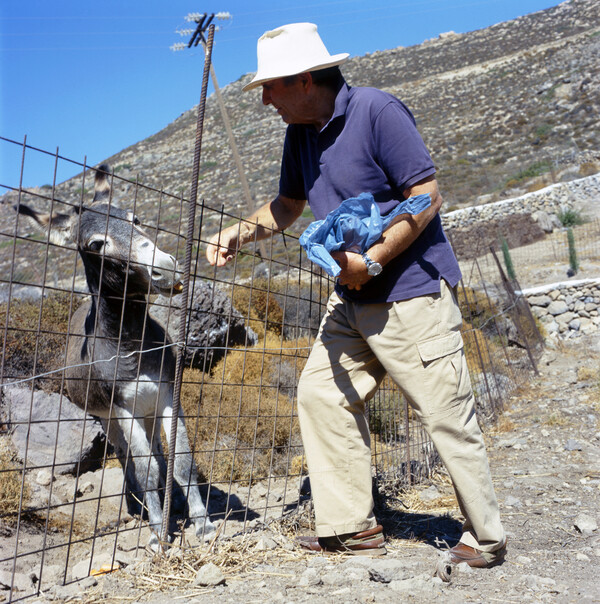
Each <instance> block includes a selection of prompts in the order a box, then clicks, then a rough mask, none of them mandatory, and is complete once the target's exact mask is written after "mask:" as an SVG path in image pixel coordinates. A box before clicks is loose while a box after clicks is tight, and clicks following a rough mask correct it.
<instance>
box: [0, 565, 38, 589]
mask: <svg viewBox="0 0 600 604" xmlns="http://www.w3.org/2000/svg"><path fill="white" fill-rule="evenodd" d="M11 586H12V589H13V590H15V591H25V592H26V591H32V589H33V583H32V581H31V579H30V578H29V577H28V576H27V575H26V574H24V573H18V572H16V573H14V575H13V573H12V572H11V571H7V570H0V590H2V591H5V590H10V589H11ZM2 591H0V593H2Z"/></svg>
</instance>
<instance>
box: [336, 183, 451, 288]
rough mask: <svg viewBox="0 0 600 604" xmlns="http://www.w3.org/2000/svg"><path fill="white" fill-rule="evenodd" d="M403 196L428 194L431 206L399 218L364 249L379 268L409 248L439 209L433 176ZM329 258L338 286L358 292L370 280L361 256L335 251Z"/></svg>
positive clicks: (439, 203) (436, 187)
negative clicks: (336, 270) (335, 269)
mask: <svg viewBox="0 0 600 604" xmlns="http://www.w3.org/2000/svg"><path fill="white" fill-rule="evenodd" d="M403 193H404V197H405V198H406V199H408V198H409V197H413V196H414V195H420V194H422V193H429V195H430V196H431V206H430V207H429V208H427V209H426V210H423V212H421V213H420V214H416V215H415V216H412V215H411V214H401V215H400V216H398V217H397V218H396V219H395V220H394V221H393V222H392V224H391V226H389V227H388V228H387V229H386V230H385V231H384V232H383V235H382V236H381V238H380V239H379V240H378V241H376V242H375V243H374V244H373V245H372V246H371V248H370V249H369V250H367V253H368V255H369V258H371V260H373V261H374V262H379V263H380V264H381V265H382V266H385V265H386V264H387V263H388V262H389V261H390V260H392V259H393V258H395V257H396V256H398V255H399V254H401V253H402V252H403V251H404V250H406V249H407V248H408V247H410V245H411V244H412V243H413V242H414V241H415V239H416V238H417V237H418V236H419V235H420V234H421V233H422V232H423V231H424V229H425V227H426V226H427V225H428V224H429V223H430V222H431V220H432V219H433V217H434V216H435V215H436V214H437V213H438V212H439V211H440V208H441V207H442V196H441V195H440V192H439V189H438V186H437V181H436V179H435V176H429V177H427V178H425V179H423V180H421V181H419V182H418V183H416V184H414V185H413V186H411V187H409V188H408V189H405V190H404V192H403ZM332 256H333V258H334V259H335V260H336V261H337V263H338V264H339V265H340V267H341V269H342V272H341V273H340V275H339V277H338V279H339V282H340V284H341V285H346V286H347V287H348V288H349V289H360V288H361V286H362V285H364V284H365V283H366V282H367V281H369V279H372V277H371V276H370V275H369V274H368V273H367V267H366V265H365V263H364V260H363V259H362V257H361V255H360V254H353V253H350V252H335V253H334V254H332Z"/></svg>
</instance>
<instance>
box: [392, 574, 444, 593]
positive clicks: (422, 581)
mask: <svg viewBox="0 0 600 604" xmlns="http://www.w3.org/2000/svg"><path fill="white" fill-rule="evenodd" d="M441 585H442V584H441V582H440V581H439V580H437V581H436V580H434V578H433V577H430V576H429V575H419V576H417V577H413V578H411V579H404V580H403V581H391V582H390V584H389V588H390V589H392V590H393V591H395V592H398V593H401V594H405V597H406V599H408V598H414V597H415V595H418V596H420V597H427V596H429V597H431V598H432V599H433V598H435V597H437V595H438V594H439V592H440V588H441ZM401 597H402V596H401Z"/></svg>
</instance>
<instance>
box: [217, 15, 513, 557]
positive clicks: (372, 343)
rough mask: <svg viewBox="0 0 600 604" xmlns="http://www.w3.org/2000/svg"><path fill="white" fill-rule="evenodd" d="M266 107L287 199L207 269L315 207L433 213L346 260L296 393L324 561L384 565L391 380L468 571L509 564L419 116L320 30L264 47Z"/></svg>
mask: <svg viewBox="0 0 600 604" xmlns="http://www.w3.org/2000/svg"><path fill="white" fill-rule="evenodd" d="M257 54H258V71H257V73H256V76H255V77H254V79H253V80H252V81H251V82H250V83H249V84H248V85H247V86H245V88H244V90H245V91H246V90H251V89H253V88H255V87H257V86H261V85H262V90H263V91H262V101H263V103H264V104H265V105H273V107H274V108H275V109H276V110H277V113H278V114H279V115H280V116H281V118H282V119H283V121H284V122H286V123H287V124H288V128H287V131H286V139H285V145H284V151H283V159H282V165H281V178H280V184H279V194H278V195H277V196H276V197H275V199H274V200H273V201H272V202H270V203H267V204H265V205H264V206H263V207H261V208H260V209H258V210H257V211H256V212H255V213H254V214H253V215H252V216H250V217H249V218H248V219H247V221H244V222H241V223H240V224H238V225H234V226H231V227H229V228H226V229H224V230H223V231H221V232H220V233H217V234H216V235H215V236H214V237H213V238H212V239H211V241H210V242H209V245H208V248H207V258H208V260H209V262H210V263H211V264H213V265H215V264H216V265H217V266H222V265H224V264H226V262H228V261H229V260H231V259H232V258H233V257H234V256H235V254H236V252H237V250H239V248H240V247H241V246H243V245H244V244H246V243H248V242H251V241H255V240H259V239H263V238H265V237H268V236H270V235H271V234H272V232H273V231H282V230H283V229H285V228H287V227H289V226H290V225H291V224H292V223H293V222H294V221H295V220H296V219H297V218H298V217H299V216H300V215H301V213H302V211H303V209H304V207H305V204H306V201H307V200H308V203H309V205H310V207H311V209H312V211H313V213H314V214H315V216H316V218H317V219H323V218H324V217H325V216H326V215H327V214H328V213H329V212H330V211H332V210H334V209H335V208H336V207H338V206H339V205H340V203H341V202H342V201H343V200H345V199H347V198H350V197H355V196H357V195H359V194H360V193H363V192H367V193H371V194H372V195H373V196H374V198H375V201H376V202H377V203H378V205H379V209H380V211H381V213H382V214H386V213H387V212H389V211H390V210H391V209H393V208H394V207H395V206H396V205H397V204H398V203H399V202H400V201H402V200H404V199H405V198H408V197H411V196H413V195H417V194H421V193H428V194H429V195H430V197H431V206H430V207H429V208H428V209H426V210H424V211H423V212H422V213H420V214H418V215H415V216H410V215H408V214H402V215H401V216H400V217H399V218H397V219H396V220H395V222H393V223H392V225H391V226H390V227H389V228H388V229H387V230H385V231H384V233H383V235H382V237H381V238H380V239H379V240H378V241H377V242H376V243H375V244H374V245H373V246H372V247H371V248H370V249H368V250H367V251H366V253H364V254H358V253H350V252H344V251H340V252H335V253H334V254H333V256H334V258H335V260H336V261H337V262H338V264H339V265H340V267H341V269H342V270H341V273H340V275H339V277H338V281H337V283H336V287H335V293H334V294H332V296H331V298H330V300H329V302H328V307H327V312H326V314H325V317H324V319H323V322H322V324H321V328H320V331H319V335H318V337H317V340H316V342H315V344H314V347H313V350H312V352H311V354H310V357H309V359H308V361H307V363H306V367H305V369H304V371H303V373H302V376H301V378H300V381H299V384H298V407H299V409H298V416H299V420H300V427H301V431H302V439H303V443H304V450H305V455H306V459H307V464H308V471H309V475H310V481H311V490H312V496H313V501H314V505H315V516H316V532H317V537H316V538H303V539H301V545H302V546H303V547H305V548H306V549H310V550H312V551H322V552H329V551H345V552H347V553H367V554H373V555H381V554H384V553H385V546H384V538H383V534H382V528H381V526H379V525H378V524H377V521H376V519H375V517H374V514H373V499H372V494H371V486H372V485H371V481H372V478H371V455H370V442H369V428H368V423H367V420H366V417H365V401H367V400H369V398H370V397H372V396H373V394H374V393H375V391H376V390H377V388H378V386H379V384H380V383H381V381H382V379H383V378H384V376H385V374H386V373H388V374H389V375H390V376H391V377H392V379H393V380H394V381H395V382H396V383H397V384H398V385H399V387H400V388H401V390H402V392H403V393H404V395H405V396H406V398H407V400H408V401H409V403H410V405H411V406H412V408H413V409H414V411H415V413H416V414H417V416H418V417H419V418H420V420H421V421H422V422H423V425H424V426H425V428H426V430H427V432H428V433H429V435H430V436H431V438H432V440H433V442H434V444H435V446H436V448H437V450H438V452H439V454H440V456H441V458H442V460H443V462H444V464H445V465H446V467H447V469H448V472H449V474H450V476H451V478H452V481H453V484H454V487H455V491H456V495H457V499H458V503H459V506H460V509H461V512H462V514H463V515H464V517H465V523H464V526H463V535H462V537H461V540H460V542H459V544H458V545H456V546H455V547H454V548H452V549H451V550H450V555H451V560H452V561H453V562H455V563H459V562H466V563H467V564H469V565H470V566H477V567H486V566H491V565H493V564H497V563H499V562H501V561H502V559H503V556H504V550H505V543H506V537H505V534H504V530H503V528H502V525H501V522H500V516H499V512H498V504H497V501H496V496H495V493H494V489H493V486H492V480H491V476H490V472H489V466H488V461H487V455H486V451H485V446H484V443H483V439H482V435H481V432H480V430H479V426H478V424H477V419H476V416H475V411H474V399H473V394H472V391H471V386H470V382H469V376H468V371H467V367H466V363H465V358H464V353H463V343H462V337H461V334H460V327H461V324H462V318H461V315H460V311H459V309H458V305H457V303H456V299H455V296H454V293H453V288H454V287H455V286H456V285H457V283H458V281H459V280H460V271H459V268H458V263H457V261H456V258H455V257H454V254H453V252H452V250H451V248H450V246H449V244H448V241H447V239H446V237H445V235H444V233H443V230H442V226H441V220H440V218H439V215H438V212H439V209H440V207H441V204H442V198H441V195H440V193H439V191H438V186H437V183H436V179H435V168H434V165H433V162H432V161H431V158H430V156H429V153H428V152H427V149H426V148H425V145H424V143H423V141H422V139H421V137H420V135H419V133H418V132H417V130H416V127H415V122H414V118H413V116H412V114H411V113H410V111H409V110H408V109H407V108H406V107H405V106H404V105H403V104H402V103H401V102H400V101H399V100H398V99H396V98H394V97H392V96H391V95H388V94H387V93H384V92H382V91H379V90H375V89H371V88H350V87H349V86H348V85H347V84H346V82H345V81H344V79H343V78H342V76H341V73H340V71H339V65H341V64H342V63H343V62H344V61H345V60H346V59H347V58H348V55H347V54H339V55H334V56H331V55H330V54H329V52H328V51H327V49H326V48H325V46H324V44H323V42H322V41H321V38H320V37H319V35H318V33H317V28H316V26H315V25H313V24H310V23H296V24H291V25H286V26H283V27H280V28H278V29H275V30H273V31H269V32H266V33H265V34H264V35H263V36H262V37H261V38H260V39H259V41H258V47H257Z"/></svg>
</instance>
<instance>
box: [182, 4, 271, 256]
mask: <svg viewBox="0 0 600 604" xmlns="http://www.w3.org/2000/svg"><path fill="white" fill-rule="evenodd" d="M215 18H216V19H220V20H227V19H231V15H230V14H229V13H216V14H215V13H211V14H210V15H209V14H207V13H202V14H200V13H189V14H188V15H187V16H186V17H185V20H186V21H189V22H194V23H196V29H180V30H177V32H176V33H178V34H180V35H182V36H185V35H191V37H190V39H189V42H188V43H187V45H186V44H184V43H180V44H173V46H171V50H174V51H177V50H183V49H184V48H186V47H187V48H192V47H193V46H198V45H199V44H202V47H203V48H204V51H205V52H206V38H205V36H204V34H205V32H206V30H207V29H208V27H209V26H210V24H211V23H212V22H213V20H214V19H215ZM210 77H211V81H212V84H213V87H214V89H215V96H216V97H217V103H218V104H219V110H220V111H221V117H222V119H223V123H224V124H225V131H226V133H227V140H228V141H229V146H230V148H231V152H232V154H233V161H234V163H235V166H236V168H237V171H238V175H239V177H240V183H241V185H242V192H243V195H244V199H245V201H246V208H247V211H248V214H252V212H254V209H255V203H254V199H253V198H252V193H251V192H250V187H249V185H248V180H247V179H246V173H245V172H244V167H243V165H242V160H241V157H240V154H239V152H238V148H237V145H236V142H235V138H234V137H233V130H232V128H231V122H230V121H229V115H228V113H227V108H226V107H225V103H224V101H223V96H222V95H221V89H220V88H219V83H218V82H217V76H216V75H215V70H214V67H213V65H212V63H211V65H210ZM259 249H260V253H261V255H262V257H263V258H266V257H267V251H266V246H265V243H264V241H261V242H260V243H259Z"/></svg>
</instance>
